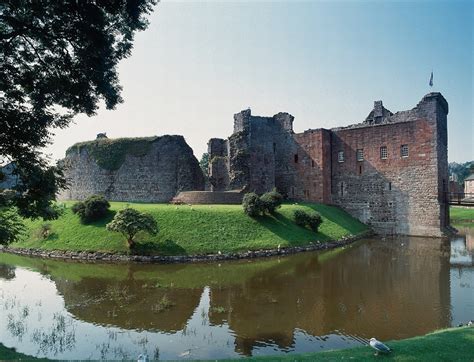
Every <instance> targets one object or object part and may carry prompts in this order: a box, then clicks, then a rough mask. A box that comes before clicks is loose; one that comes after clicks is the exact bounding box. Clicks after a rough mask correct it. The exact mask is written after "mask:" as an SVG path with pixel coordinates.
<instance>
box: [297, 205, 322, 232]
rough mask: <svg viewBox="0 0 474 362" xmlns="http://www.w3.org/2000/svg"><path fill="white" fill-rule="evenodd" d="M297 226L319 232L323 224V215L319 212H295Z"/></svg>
mask: <svg viewBox="0 0 474 362" xmlns="http://www.w3.org/2000/svg"><path fill="white" fill-rule="evenodd" d="M294 216H295V224H296V225H298V226H301V227H307V226H308V227H309V228H310V229H311V230H313V231H314V232H318V228H319V225H321V223H322V222H323V221H322V219H321V215H319V214H318V213H317V212H314V213H307V212H306V211H304V210H295V212H294Z"/></svg>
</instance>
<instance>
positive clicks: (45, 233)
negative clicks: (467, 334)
mask: <svg viewBox="0 0 474 362" xmlns="http://www.w3.org/2000/svg"><path fill="white" fill-rule="evenodd" d="M52 229H53V226H52V225H51V224H50V223H43V224H41V226H40V227H39V229H38V230H37V231H36V237H37V238H38V239H47V238H48V237H49V236H50V235H51V234H52Z"/></svg>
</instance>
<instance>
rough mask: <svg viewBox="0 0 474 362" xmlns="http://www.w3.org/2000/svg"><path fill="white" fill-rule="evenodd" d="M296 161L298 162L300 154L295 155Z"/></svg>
mask: <svg viewBox="0 0 474 362" xmlns="http://www.w3.org/2000/svg"><path fill="white" fill-rule="evenodd" d="M295 163H298V154H296V155H295Z"/></svg>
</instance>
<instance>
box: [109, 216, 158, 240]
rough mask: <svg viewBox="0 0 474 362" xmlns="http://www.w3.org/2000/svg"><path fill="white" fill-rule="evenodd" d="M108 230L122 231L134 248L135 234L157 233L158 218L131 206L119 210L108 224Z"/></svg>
mask: <svg viewBox="0 0 474 362" xmlns="http://www.w3.org/2000/svg"><path fill="white" fill-rule="evenodd" d="M106 227H107V230H109V231H115V232H119V233H122V234H123V235H124V236H125V237H126V238H127V242H128V246H129V247H130V249H132V248H133V247H134V245H135V236H136V235H137V234H138V233H139V232H141V231H144V232H147V233H149V234H151V235H156V234H157V233H158V231H159V229H158V225H157V223H156V220H155V219H154V218H153V216H151V215H150V214H146V213H143V212H140V211H138V210H135V209H132V208H130V207H128V208H125V209H123V210H120V211H118V212H117V214H116V215H115V216H114V219H113V220H112V221H111V222H110V223H108V224H107V226H106Z"/></svg>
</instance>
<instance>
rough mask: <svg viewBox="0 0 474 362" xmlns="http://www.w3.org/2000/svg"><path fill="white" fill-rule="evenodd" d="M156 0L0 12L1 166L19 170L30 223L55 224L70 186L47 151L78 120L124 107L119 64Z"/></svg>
mask: <svg viewBox="0 0 474 362" xmlns="http://www.w3.org/2000/svg"><path fill="white" fill-rule="evenodd" d="M155 3H156V1H155V0H117V1H101V0H97V1H76V0H66V1H53V0H50V1H27V0H6V1H2V3H1V4H0V50H1V54H2V57H1V60H0V74H1V77H0V94H1V95H3V99H2V101H3V102H2V104H3V106H2V107H1V108H0V165H1V163H6V162H14V164H15V172H16V173H17V174H18V175H19V176H20V180H21V182H20V183H19V184H18V186H17V187H16V189H17V191H18V192H17V197H16V198H15V199H14V203H15V205H16V206H17V207H18V210H19V212H20V214H21V215H22V216H26V217H33V218H35V217H43V218H45V219H51V218H55V217H57V213H56V212H55V210H54V209H53V208H52V207H51V204H52V201H53V200H54V198H55V194H56V193H57V191H58V190H59V189H60V188H62V187H64V186H65V181H64V177H63V174H62V172H61V170H60V168H58V167H57V166H50V165H49V164H48V162H47V161H46V160H45V157H44V155H42V153H41V152H40V149H41V148H43V147H45V146H46V145H47V144H48V143H49V142H50V139H51V135H52V130H53V129H54V128H64V127H66V126H67V125H68V124H69V123H70V122H71V121H72V118H73V116H74V115H76V114H78V113H85V114H87V115H89V116H92V115H94V114H95V112H96V111H97V109H98V105H99V102H100V101H101V100H103V101H104V103H105V105H106V107H107V109H113V108H114V107H115V106H116V105H117V104H118V103H120V102H122V97H121V95H120V92H121V87H120V84H119V81H118V74H117V65H118V62H119V61H120V60H121V59H123V58H126V57H128V56H129V55H130V52H131V49H132V43H133V38H134V34H135V33H136V31H140V30H144V29H145V28H146V27H147V24H148V22H147V20H146V18H145V16H146V15H147V14H149V13H150V12H151V11H152V6H153V5H154V4H155Z"/></svg>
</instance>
